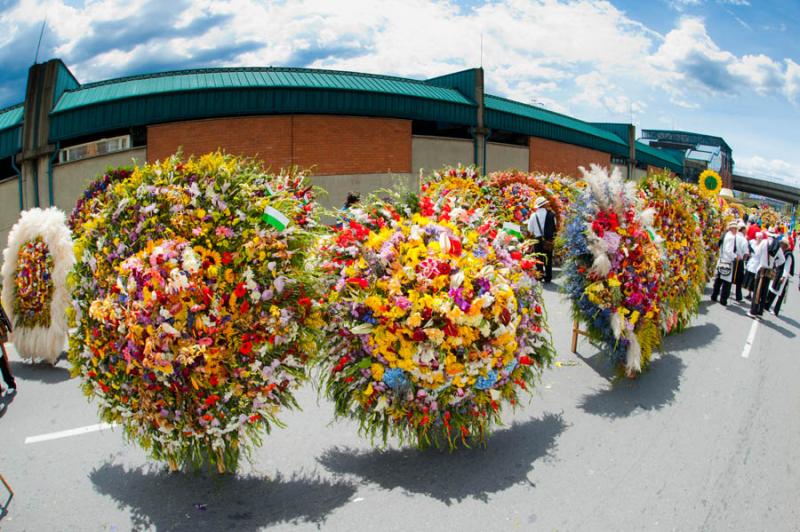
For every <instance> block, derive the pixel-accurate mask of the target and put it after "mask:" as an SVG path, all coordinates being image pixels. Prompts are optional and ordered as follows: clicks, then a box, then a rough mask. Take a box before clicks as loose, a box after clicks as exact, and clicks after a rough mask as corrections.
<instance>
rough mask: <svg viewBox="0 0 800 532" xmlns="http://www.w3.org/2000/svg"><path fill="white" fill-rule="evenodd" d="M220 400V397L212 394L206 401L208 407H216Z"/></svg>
mask: <svg viewBox="0 0 800 532" xmlns="http://www.w3.org/2000/svg"><path fill="white" fill-rule="evenodd" d="M219 399H220V397H219V395H217V394H215V393H212V394H211V395H209V396H208V397H207V398H206V401H205V403H206V406H214V405H215V404H216V403H217V401H219Z"/></svg>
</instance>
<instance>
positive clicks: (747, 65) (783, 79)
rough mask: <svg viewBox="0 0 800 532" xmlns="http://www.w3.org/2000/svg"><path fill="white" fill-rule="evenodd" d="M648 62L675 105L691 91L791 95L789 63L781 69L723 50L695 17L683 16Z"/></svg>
mask: <svg viewBox="0 0 800 532" xmlns="http://www.w3.org/2000/svg"><path fill="white" fill-rule="evenodd" d="M649 60H650V62H651V64H652V65H653V66H654V67H655V68H657V69H659V70H660V71H662V72H663V74H664V76H665V78H666V80H667V82H668V84H669V86H668V88H667V90H668V91H669V92H670V93H671V95H672V97H673V101H674V103H676V104H677V102H678V101H680V100H681V99H683V98H685V95H686V94H687V93H688V92H690V91H693V90H700V91H702V92H704V93H706V94H737V93H742V92H746V91H748V90H752V91H755V92H757V93H759V94H762V95H765V94H770V93H777V92H781V91H783V92H784V93H785V94H787V97H789V94H794V92H792V90H790V88H787V86H788V85H790V81H791V80H790V76H791V75H792V69H791V68H792V67H791V64H790V60H787V63H786V67H784V66H783V65H781V63H779V62H778V61H776V60H774V59H772V58H770V57H768V56H766V55H763V54H759V55H743V56H741V57H739V56H736V55H734V54H732V53H731V52H729V51H727V50H722V49H721V48H720V47H719V46H718V45H717V44H716V43H715V42H714V40H713V39H711V37H710V36H709V35H708V32H707V30H706V26H705V22H704V21H703V20H702V19H700V18H696V17H683V18H682V19H681V20H680V22H679V23H678V27H677V28H675V29H673V30H672V31H670V32H669V33H667V35H666V36H665V38H664V40H663V42H662V43H661V45H660V46H659V48H658V49H657V50H656V52H655V53H654V54H653V55H652V56H651V57H650V59H649ZM790 99H791V98H790Z"/></svg>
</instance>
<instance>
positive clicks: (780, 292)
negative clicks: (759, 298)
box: [765, 240, 794, 316]
mask: <svg viewBox="0 0 800 532" xmlns="http://www.w3.org/2000/svg"><path fill="white" fill-rule="evenodd" d="M780 246H781V251H782V252H783V257H784V261H783V263H781V264H780V265H778V266H776V267H775V279H774V280H773V281H772V283H771V285H770V287H769V293H768V294H767V304H766V306H765V308H766V309H767V312H771V313H772V314H774V315H776V316H777V315H778V314H780V312H781V305H782V304H783V301H784V299H785V298H786V291H787V290H788V288H789V283H790V282H791V280H792V277H793V276H794V254H793V253H792V250H791V248H790V247H789V243H788V242H787V241H786V240H781V243H780ZM776 299H777V302H776V301H775V300H776ZM773 303H774V304H775V308H774V309H773V308H772V304H773Z"/></svg>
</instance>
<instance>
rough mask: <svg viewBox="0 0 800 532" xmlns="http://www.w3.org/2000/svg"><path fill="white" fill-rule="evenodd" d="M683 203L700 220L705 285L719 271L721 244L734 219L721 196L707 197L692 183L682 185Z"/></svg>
mask: <svg viewBox="0 0 800 532" xmlns="http://www.w3.org/2000/svg"><path fill="white" fill-rule="evenodd" d="M680 193H681V194H682V196H681V201H683V202H685V203H686V206H687V208H688V209H689V211H690V212H693V213H694V214H695V215H696V219H697V220H699V224H700V230H701V232H702V240H703V244H704V252H705V255H706V261H705V262H706V267H705V279H704V283H705V282H707V281H708V279H710V278H711V277H713V276H714V275H715V272H716V269H717V255H718V253H719V242H720V240H721V239H722V235H723V233H724V232H725V226H726V225H727V223H728V221H730V220H733V217H732V216H731V215H730V214H728V213H727V212H726V211H727V208H726V207H724V206H723V205H724V203H725V200H724V199H723V198H721V197H719V196H707V195H705V194H703V193H701V192H700V189H699V188H698V186H697V185H694V184H691V183H681V184H680Z"/></svg>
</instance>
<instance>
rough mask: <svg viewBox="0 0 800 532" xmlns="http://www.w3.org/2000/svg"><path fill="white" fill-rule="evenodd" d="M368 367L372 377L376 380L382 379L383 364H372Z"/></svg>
mask: <svg viewBox="0 0 800 532" xmlns="http://www.w3.org/2000/svg"><path fill="white" fill-rule="evenodd" d="M369 369H370V371H371V372H372V378H373V379H374V380H375V381H376V382H380V381H381V380H382V379H383V371H384V369H383V364H377V363H376V364H372V366H370V368H369Z"/></svg>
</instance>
